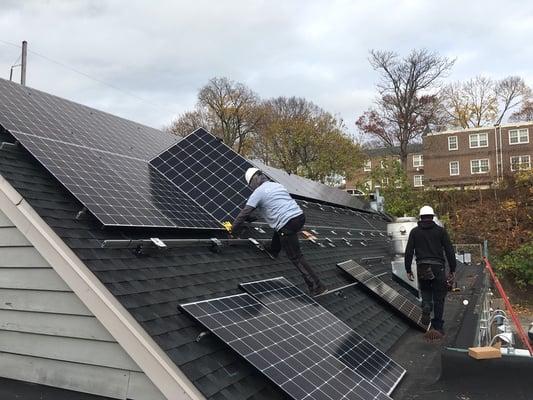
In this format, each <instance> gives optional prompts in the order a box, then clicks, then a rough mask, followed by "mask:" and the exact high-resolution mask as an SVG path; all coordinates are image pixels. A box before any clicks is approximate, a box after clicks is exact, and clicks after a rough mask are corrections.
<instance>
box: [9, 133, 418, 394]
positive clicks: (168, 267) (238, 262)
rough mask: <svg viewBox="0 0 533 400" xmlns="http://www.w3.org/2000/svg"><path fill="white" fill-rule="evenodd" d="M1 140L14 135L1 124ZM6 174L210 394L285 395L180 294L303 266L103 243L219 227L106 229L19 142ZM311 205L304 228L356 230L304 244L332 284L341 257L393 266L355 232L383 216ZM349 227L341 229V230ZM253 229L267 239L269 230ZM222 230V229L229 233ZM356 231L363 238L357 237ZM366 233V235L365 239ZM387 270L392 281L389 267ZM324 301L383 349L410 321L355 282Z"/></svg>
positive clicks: (222, 288) (380, 244) (246, 254)
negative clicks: (193, 314) (207, 326)
mask: <svg viewBox="0 0 533 400" xmlns="http://www.w3.org/2000/svg"><path fill="white" fill-rule="evenodd" d="M3 140H4V141H5V140H9V141H13V140H12V138H11V137H9V134H7V133H4V135H3ZM0 173H1V174H2V175H3V176H4V177H5V178H6V179H7V180H8V181H9V182H10V183H11V184H12V185H13V186H14V187H15V189H17V190H18V191H19V192H20V193H21V194H22V195H23V196H24V197H25V198H26V200H27V201H28V202H29V203H30V204H31V205H32V206H33V207H34V209H35V210H36V211H37V212H38V213H39V215H40V216H41V217H42V218H43V219H44V220H45V221H46V222H47V223H48V224H49V225H50V226H51V227H52V228H53V229H54V231H55V232H56V233H57V234H58V235H59V236H60V237H61V238H62V239H63V240H64V241H65V243H66V244H67V245H69V246H70V247H71V248H72V249H73V250H74V251H75V253H76V254H77V255H78V256H79V257H80V258H81V259H82V260H83V261H84V262H85V264H86V265H87V266H88V267H89V268H90V270H91V271H92V272H93V273H94V274H95V275H96V276H97V277H98V278H99V279H100V280H101V281H102V282H103V283H104V284H105V285H106V287H107V288H108V289H109V290H110V292H111V293H112V294H113V295H114V296H116V298H117V299H118V300H119V301H120V302H121V303H122V304H123V305H124V307H125V308H126V309H127V310H128V311H129V312H130V313H131V314H132V315H133V317H134V318H135V319H136V320H137V321H138V322H139V323H140V324H141V325H142V326H143V327H144V328H145V329H146V331H147V332H148V333H149V334H150V335H151V336H152V337H153V338H154V340H155V341H156V342H157V343H158V344H159V345H160V346H161V348H162V349H163V350H164V351H165V352H166V353H167V354H168V355H169V357H170V358H171V359H172V360H173V361H174V362H175V363H176V364H177V365H178V366H179V367H180V368H181V369H182V370H183V372H184V373H185V374H186V375H187V376H188V377H189V379H190V380H191V381H193V382H194V384H195V385H196V386H197V387H198V388H199V389H200V391H202V393H204V395H205V396H206V397H208V398H213V399H228V400H229V399H232V400H235V399H276V398H280V399H281V398H285V395H284V394H283V393H282V392H281V391H280V390H279V389H278V388H277V387H276V386H274V385H273V384H271V383H270V382H269V381H268V380H267V379H266V378H264V377H263V376H262V375H261V374H260V373H259V372H258V371H256V370H255V369H254V368H253V367H251V366H250V365H248V364H247V363H246V362H245V361H243V360H242V359H241V358H240V357H238V356H237V355H236V354H234V353H233V352H232V351H231V350H229V349H228V347H227V346H226V345H225V344H223V343H221V342H220V341H219V340H218V339H216V338H214V337H213V336H212V335H208V336H205V337H204V338H203V339H202V340H200V342H197V341H196V338H197V337H198V335H199V334H200V333H201V332H202V331H204V329H203V328H202V327H200V326H199V325H198V324H197V323H196V322H195V321H194V320H192V319H191V318H190V317H189V316H187V315H186V314H184V313H182V312H181V311H180V309H179V304H180V303H185V302H190V301H195V300H200V299H206V298H212V297H218V296H224V295H229V294H235V293H240V292H241V290H240V289H239V288H238V284H239V283H241V282H246V281H252V280H260V279H267V278H272V277H277V276H285V277H286V278H288V279H289V280H291V281H292V282H294V283H296V284H297V285H299V286H300V287H301V288H302V289H303V288H304V287H305V285H304V283H303V281H302V279H301V276H300V274H299V272H298V271H297V270H296V268H294V267H293V266H292V264H291V263H290V262H289V261H288V260H287V259H286V257H284V256H280V257H279V259H277V260H271V259H270V258H268V257H267V256H266V255H265V254H264V253H263V252H261V251H259V250H258V249H256V248H255V247H254V246H253V245H251V244H244V245H240V246H231V247H224V248H223V249H222V251H221V252H220V253H215V252H213V251H211V250H210V248H209V246H206V245H191V246H187V247H179V248H169V249H167V250H165V251H155V252H152V253H150V254H144V255H141V256H138V255H135V254H134V253H133V252H132V250H131V249H120V248H118V249H117V248H103V247H102V243H103V241H104V240H112V239H139V238H141V239H146V238H150V237H154V236H156V237H160V238H162V239H164V238H209V237H212V236H214V235H215V234H216V235H222V236H223V235H224V234H223V233H220V232H218V233H216V232H211V233H209V232H201V231H182V230H168V229H167V230H164V229H163V230H147V229H131V228H130V229H119V228H110V229H102V227H101V226H100V224H99V223H98V222H97V220H96V219H95V218H93V217H92V216H90V215H85V216H83V217H81V218H79V219H76V215H77V214H78V212H79V211H80V210H82V208H83V206H82V205H81V204H80V203H78V202H77V201H76V200H75V199H74V198H73V197H72V196H71V195H70V194H69V193H68V192H67V191H66V190H65V189H64V188H63V187H62V186H61V185H60V184H59V183H58V182H57V181H56V180H55V179H54V178H53V177H52V176H51V175H49V174H48V173H47V172H46V171H45V170H44V169H43V168H42V167H41V166H40V165H39V163H38V162H37V161H36V160H34V159H33V157H32V156H31V155H29V154H28V153H27V152H26V151H25V150H24V149H23V148H22V147H20V146H17V147H13V146H8V147H4V148H3V149H2V150H0ZM304 210H305V212H306V215H307V221H308V223H307V227H308V229H311V228H313V226H314V227H317V226H318V227H317V228H315V229H316V231H317V232H318V233H319V234H318V237H319V238H321V239H324V238H325V237H326V236H328V237H331V238H339V239H340V238H341V237H343V236H346V237H347V238H350V236H348V235H347V234H346V230H344V231H343V230H342V229H339V232H336V235H335V234H334V233H332V232H331V229H329V228H323V227H325V226H328V227H337V228H338V227H350V228H352V229H353V233H352V238H354V240H353V241H352V242H353V247H349V246H347V245H346V244H344V243H341V242H336V243H337V247H329V246H326V247H319V246H317V245H316V244H313V243H311V242H309V241H306V242H304V243H303V246H302V247H303V252H304V254H305V255H306V257H307V258H308V260H309V261H310V263H311V264H312V265H313V267H314V268H315V270H316V271H317V273H318V274H319V276H320V278H321V279H322V280H323V281H324V283H325V284H326V285H327V286H328V287H329V288H339V287H342V286H346V285H350V284H353V281H352V279H351V278H350V277H349V276H346V275H345V274H344V273H343V272H342V271H341V270H340V269H339V268H337V267H336V263H337V262H341V261H345V260H348V259H351V258H353V259H355V260H361V259H362V258H367V257H377V258H375V259H374V260H373V261H372V263H371V264H369V265H368V268H369V269H371V270H372V271H373V272H375V273H376V274H381V273H387V272H390V263H388V261H389V258H388V256H387V249H388V242H387V238H386V237H385V236H380V235H375V236H372V235H370V234H369V233H368V232H367V233H365V236H361V235H359V236H357V235H358V232H357V231H356V230H357V229H364V230H381V231H383V230H384V229H385V226H386V221H384V220H383V219H381V218H379V217H377V216H373V215H372V214H368V213H357V212H349V211H346V210H344V209H336V208H334V207H329V206H321V205H317V204H313V203H308V204H307V206H306V207H304ZM341 231H342V232H341ZM252 232H253V236H254V237H256V238H269V237H270V232H268V231H267V232H266V233H265V234H263V235H261V234H259V233H257V231H255V230H254V231H252ZM222 236H221V237H222ZM355 238H357V240H355ZM363 240H364V244H362V243H361V242H362V241H363ZM384 279H386V280H390V274H388V275H387V274H386V275H385V276H384ZM319 302H320V303H321V304H323V305H324V306H326V307H327V308H328V309H329V310H330V311H331V312H333V313H334V314H336V315H337V316H339V317H340V318H341V319H343V320H344V321H346V322H347V323H348V324H349V325H350V326H351V327H353V328H356V329H357V331H358V332H359V333H361V334H363V335H364V336H365V337H366V338H367V339H368V340H370V341H371V342H373V343H374V344H376V345H377V346H378V347H379V348H380V349H382V350H388V349H389V348H390V347H391V346H392V345H393V344H394V343H395V342H396V341H397V340H398V339H399V338H400V337H401V336H402V335H403V334H404V333H405V332H406V331H407V330H408V329H409V326H408V325H407V323H406V322H404V320H403V319H402V318H401V317H400V316H398V315H396V314H395V313H393V312H392V311H390V310H388V309H387V308H386V307H384V306H383V305H382V304H381V303H380V302H379V301H377V300H375V299H374V298H372V297H369V296H368V295H367V294H366V293H365V292H364V291H363V290H361V288H359V287H358V286H356V285H352V286H349V287H347V288H345V289H343V290H341V291H334V292H333V293H331V294H328V295H326V296H324V297H322V298H320V300H319Z"/></svg>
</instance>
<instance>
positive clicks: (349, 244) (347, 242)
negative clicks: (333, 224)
mask: <svg viewBox="0 0 533 400" xmlns="http://www.w3.org/2000/svg"><path fill="white" fill-rule="evenodd" d="M342 240H343V241H344V243H346V246H348V247H353V244H352V243H350V241H349V240H348V239H346V238H342Z"/></svg>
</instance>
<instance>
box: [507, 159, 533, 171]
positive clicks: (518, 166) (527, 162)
mask: <svg viewBox="0 0 533 400" xmlns="http://www.w3.org/2000/svg"><path fill="white" fill-rule="evenodd" d="M525 169H531V157H530V156H512V157H511V171H519V170H525Z"/></svg>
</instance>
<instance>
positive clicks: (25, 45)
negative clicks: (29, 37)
mask: <svg viewBox="0 0 533 400" xmlns="http://www.w3.org/2000/svg"><path fill="white" fill-rule="evenodd" d="M27 59H28V42H26V41H25V40H24V41H23V42H22V59H21V62H20V66H21V67H20V84H21V85H22V86H26V62H27Z"/></svg>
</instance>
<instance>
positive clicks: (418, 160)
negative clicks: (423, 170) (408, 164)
mask: <svg viewBox="0 0 533 400" xmlns="http://www.w3.org/2000/svg"><path fill="white" fill-rule="evenodd" d="M423 166H424V157H423V156H422V154H413V167H415V168H416V167H423Z"/></svg>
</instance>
